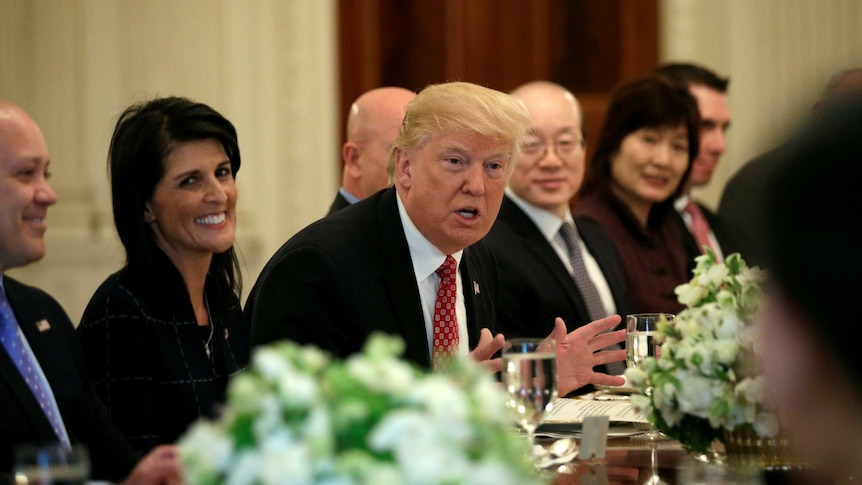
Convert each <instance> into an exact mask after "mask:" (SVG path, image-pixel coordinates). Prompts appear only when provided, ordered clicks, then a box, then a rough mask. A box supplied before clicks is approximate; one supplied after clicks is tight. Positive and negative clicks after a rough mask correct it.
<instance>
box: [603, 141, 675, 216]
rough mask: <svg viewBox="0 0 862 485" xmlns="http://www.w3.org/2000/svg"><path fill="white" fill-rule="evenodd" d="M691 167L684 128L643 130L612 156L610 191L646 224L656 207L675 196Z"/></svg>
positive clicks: (624, 143)
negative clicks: (687, 169)
mask: <svg viewBox="0 0 862 485" xmlns="http://www.w3.org/2000/svg"><path fill="white" fill-rule="evenodd" d="M686 168H688V133H687V131H686V129H685V127H684V126H678V127H674V128H670V127H660V128H641V129H639V130H636V131H633V132H631V133H629V134H628V135H627V136H626V137H625V138H623V141H622V144H621V145H620V148H619V150H618V151H617V152H616V153H615V154H614V155H613V156H612V157H611V179H612V182H611V190H612V191H613V193H614V194H615V195H616V196H617V197H619V198H620V199H621V200H622V201H623V202H624V203H625V204H626V205H627V206H628V207H629V209H630V210H631V211H632V212H634V214H635V216H637V217H638V219H639V220H640V221H641V223H643V224H644V225H645V224H646V220H647V218H648V216H649V211H650V209H651V208H652V206H653V205H654V204H658V203H660V202H663V201H665V200H667V199H668V198H669V197H671V196H672V195H673V194H674V191H676V188H677V187H678V186H679V183H680V180H682V177H683V175H684V174H685V170H686Z"/></svg>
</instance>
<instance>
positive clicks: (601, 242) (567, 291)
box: [485, 197, 629, 338]
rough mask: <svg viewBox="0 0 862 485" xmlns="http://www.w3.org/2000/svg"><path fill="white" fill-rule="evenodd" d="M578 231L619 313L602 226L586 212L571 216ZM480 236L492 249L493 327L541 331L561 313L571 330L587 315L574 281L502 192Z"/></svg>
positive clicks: (622, 308) (624, 302)
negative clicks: (496, 285)
mask: <svg viewBox="0 0 862 485" xmlns="http://www.w3.org/2000/svg"><path fill="white" fill-rule="evenodd" d="M575 223H576V224H577V226H578V233H579V234H580V236H581V239H582V240H583V241H584V244H586V247H587V250H589V252H590V254H592V255H593V257H594V258H595V259H596V262H597V263H598V264H599V267H600V268H601V270H602V273H603V274H604V275H605V279H606V280H607V282H608V286H609V287H610V289H611V293H612V294H613V298H614V304H615V305H616V307H617V312H618V313H619V314H620V315H621V316H623V317H624V316H625V315H626V313H628V310H629V305H628V297H627V291H626V283H625V273H624V272H623V267H622V263H621V262H620V258H619V255H618V254H617V251H616V249H615V247H614V243H613V242H612V241H611V240H610V238H608V236H607V234H605V232H604V230H603V229H602V228H601V227H600V226H599V225H598V224H596V223H595V222H593V221H591V220H589V219H586V218H576V219H575ZM485 242H486V243H487V244H488V246H489V247H490V248H491V250H492V252H493V253H494V258H495V259H496V260H497V263H498V264H497V267H498V272H499V278H500V298H499V300H498V303H497V331H499V332H502V333H503V335H505V336H506V337H507V338H508V337H545V336H547V335H548V334H549V333H550V332H551V330H552V329H553V327H554V318H556V317H563V320H565V322H566V326H567V327H568V329H569V330H570V331H571V330H574V329H575V328H578V327H580V326H583V325H585V324H587V323H589V322H590V321H591V320H592V319H591V318H590V316H589V312H588V311H587V306H586V304H585V303H584V299H583V297H582V296H581V294H580V292H579V291H578V288H577V286H575V281H574V279H573V278H572V275H571V274H569V271H568V270H567V269H566V267H565V265H564V264H563V262H562V261H560V257H559V256H558V255H557V253H556V252H555V251H554V248H553V247H552V246H551V244H550V243H549V242H548V240H547V239H545V236H544V235H543V234H542V233H541V232H540V231H539V228H538V227H537V226H536V224H535V223H534V222H533V221H532V219H530V217H529V216H527V214H526V213H524V211H523V210H521V208H520V207H518V205H517V204H515V203H514V202H512V200H511V199H509V198H508V197H505V198H504V199H503V205H502V207H501V208H500V215H499V216H497V221H496V223H495V224H494V227H493V228H492V229H491V232H490V233H489V234H488V236H487V237H485Z"/></svg>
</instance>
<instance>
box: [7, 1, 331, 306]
mask: <svg viewBox="0 0 862 485" xmlns="http://www.w3.org/2000/svg"><path fill="white" fill-rule="evenodd" d="M0 12H2V13H0V74H2V76H0V98H3V99H7V100H10V101H12V102H15V103H17V104H20V105H22V106H23V107H24V108H25V109H27V110H28V111H29V112H30V113H31V114H32V115H33V117H34V118H35V119H36V121H37V122H38V123H39V124H40V125H41V127H42V129H43V132H44V134H45V138H46V140H47V143H48V148H49V150H50V152H51V155H52V164H51V165H52V172H53V173H54V175H53V178H52V184H53V185H54V187H55V189H56V190H57V192H58V195H59V199H60V200H59V202H58V204H57V205H56V206H54V207H53V208H52V209H51V210H50V211H49V216H48V226H49V230H48V234H47V236H46V242H47V246H48V255H47V256H46V258H45V259H44V260H43V261H42V262H40V263H38V264H34V265H31V266H29V267H27V268H21V269H16V270H12V271H10V272H9V274H10V275H12V276H14V277H17V278H19V279H22V280H24V281H26V282H28V283H31V284H34V285H36V286H39V287H41V288H44V289H45V290H47V291H48V292H49V293H51V294H53V295H54V296H55V297H56V298H57V299H58V300H59V301H60V303H61V304H62V305H63V306H64V307H65V308H66V310H67V311H68V312H69V315H70V316H71V318H72V319H73V321H77V320H78V319H79V318H80V315H81V313H82V312H83V310H84V307H85V306H86V303H87V301H88V300H89V298H90V296H91V295H92V293H93V292H94V291H95V289H96V287H97V286H98V285H99V284H100V283H101V282H102V281H103V280H104V278H105V277H106V276H107V275H109V274H110V273H111V272H113V271H116V270H117V269H118V268H119V267H120V266H121V264H122V260H123V252H122V247H121V246H120V245H119V243H118V240H117V238H116V236H115V231H114V227H113V222H112V213H111V208H110V205H111V204H110V193H109V188H108V182H107V177H106V167H105V164H106V162H105V160H106V155H107V147H108V142H109V140H110V135H111V131H112V129H113V124H114V122H115V121H116V117H117V115H118V114H119V113H120V112H121V111H122V110H123V109H124V108H125V107H126V106H128V105H129V104H131V103H133V102H136V101H141V100H145V99H148V98H151V97H154V96H157V95H162V96H163V95H181V96H187V97H190V98H192V99H195V100H198V101H201V102H204V103H207V104H209V105H211V106H212V107H213V108H215V109H216V110H218V111H220V112H221V113H222V114H224V115H225V116H226V117H227V118H228V119H230V120H231V121H232V122H233V123H234V124H235V125H236V127H237V131H238V134H239V141H240V148H241V150H242V155H243V165H242V168H241V170H240V172H239V176H238V180H237V183H238V186H239V193H240V198H239V203H238V231H237V247H238V248H239V251H240V255H241V257H242V259H243V264H244V268H243V269H244V271H243V275H244V278H245V283H246V292H245V293H246V294H247V292H248V289H250V288H251V285H252V284H253V283H254V281H255V279H256V278H257V274H258V273H259V271H260V268H261V267H262V266H263V264H264V263H265V262H266V260H267V259H268V258H269V256H270V255H271V254H272V253H274V252H275V250H276V249H277V248H278V247H279V246H280V245H281V243H283V242H284V241H285V240H286V239H287V238H288V237H289V236H290V235H292V234H293V233H294V232H296V231H297V230H299V229H300V228H302V227H304V226H305V225H306V224H308V223H310V222H311V221H313V220H315V219H317V218H319V217H321V216H322V215H324V214H325V212H326V210H327V208H328V207H329V203H330V201H331V198H332V197H333V195H334V190H335V188H336V187H337V186H338V180H337V179H338V177H339V176H340V174H338V173H337V167H336V164H335V161H336V160H338V156H339V154H338V153H339V151H338V149H339V143H340V140H339V138H340V134H339V133H340V130H339V127H338V126H336V124H337V118H338V116H337V114H338V113H337V109H338V108H337V69H336V58H337V56H336V24H335V22H336V17H335V2H334V0H325V1H321V0H291V1H283V0H254V1H250V2H247V1H243V0H184V1H182V2H178V1H175V0H147V1H144V2H134V1H125V0H44V1H30V0H0Z"/></svg>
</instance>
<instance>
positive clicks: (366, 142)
mask: <svg viewBox="0 0 862 485" xmlns="http://www.w3.org/2000/svg"><path fill="white" fill-rule="evenodd" d="M414 97H416V93H414V92H413V91H410V90H407V89H404V88H398V87H383V88H376V89H372V90H370V91H367V92H365V93H364V94H362V95H361V96H359V97H358V98H357V99H356V101H354V102H353V104H352V105H351V106H350V113H348V115H347V141H345V142H344V145H343V146H342V147H341V158H342V160H343V161H344V169H343V171H342V175H341V188H340V189H338V194H336V196H335V200H334V201H333V202H332V205H331V206H330V207H329V214H332V213H333V212H335V211H337V210H339V209H344V208H345V207H347V206H349V205H350V204H353V203H355V202H359V201H360V200H362V199H364V198H366V197H368V196H369V195H371V194H373V193H375V192H377V191H379V190H381V189H384V188H386V187H388V186H389V185H390V182H389V176H388V175H387V174H386V160H387V159H388V157H389V146H390V145H392V141H393V140H395V136H396V135H397V134H398V128H399V127H401V122H402V121H403V120H404V107H405V106H406V105H407V103H409V102H410V101H411V100H412V99H413V98H414Z"/></svg>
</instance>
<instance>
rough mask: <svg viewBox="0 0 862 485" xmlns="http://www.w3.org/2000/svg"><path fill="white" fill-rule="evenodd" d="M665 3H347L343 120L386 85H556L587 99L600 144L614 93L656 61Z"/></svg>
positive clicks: (342, 25) (342, 26)
mask: <svg viewBox="0 0 862 485" xmlns="http://www.w3.org/2000/svg"><path fill="white" fill-rule="evenodd" d="M657 1H658V0H339V32H340V36H341V37H340V39H339V46H340V53H339V55H340V62H341V65H340V68H341V76H342V77H341V98H342V99H341V106H342V111H341V113H342V116H344V114H345V113H347V110H348V108H349V105H350V103H351V102H352V101H353V99H355V98H356V97H357V96H359V95H360V94H361V93H363V92H364V91H367V90H368V89H371V88H374V87H378V86H386V85H393V86H403V87H406V88H408V89H413V90H419V89H421V88H423V87H424V86H426V85H428V84H431V83H439V82H444V81H453V80H462V81H470V82H475V83H478V84H482V85H485V86H489V87H492V88H495V89H500V90H502V91H509V90H511V89H513V88H515V87H516V86H518V85H520V84H522V83H524V82H527V81H531V80H535V79H548V80H551V81H555V82H558V83H560V84H562V85H563V86H565V87H567V88H569V89H570V90H572V92H574V93H575V95H576V96H578V98H579V99H581V102H582V105H583V107H584V114H585V117H586V119H587V125H588V130H589V132H588V138H587V143H588V147H589V146H592V142H593V140H594V136H595V134H596V133H597V131H598V128H599V126H600V124H601V121H602V119H603V115H604V110H605V107H606V105H607V99H608V96H609V95H610V93H611V91H612V90H613V88H614V87H615V86H616V85H618V84H619V83H620V82H622V81H627V80H630V79H633V78H635V77H637V76H639V75H641V74H643V73H646V72H647V71H649V70H650V69H652V68H653V67H655V65H656V63H657V62H658V26H657V19H658V6H657ZM588 149H589V148H588Z"/></svg>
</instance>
